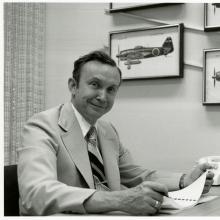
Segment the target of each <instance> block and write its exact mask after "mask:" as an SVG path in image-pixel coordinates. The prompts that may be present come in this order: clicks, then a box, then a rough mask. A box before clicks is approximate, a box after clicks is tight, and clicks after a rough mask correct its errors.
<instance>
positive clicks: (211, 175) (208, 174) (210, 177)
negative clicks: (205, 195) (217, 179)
mask: <svg viewBox="0 0 220 220" xmlns="http://www.w3.org/2000/svg"><path fill="white" fill-rule="evenodd" d="M214 176H215V174H214V173H213V172H211V171H209V172H208V173H207V175H206V179H213V178H214Z"/></svg>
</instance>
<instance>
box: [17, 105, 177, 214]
mask: <svg viewBox="0 0 220 220" xmlns="http://www.w3.org/2000/svg"><path fill="white" fill-rule="evenodd" d="M97 132H98V139H99V143H100V148H101V152H102V157H103V161H104V167H105V174H106V178H107V182H108V186H109V188H110V189H111V190H112V191H114V190H121V189H122V185H123V186H126V187H133V186H136V185H138V184H140V183H141V182H143V181H144V180H158V181H160V182H164V183H165V184H166V183H167V184H168V185H169V184H170V183H168V182H170V181H171V180H172V184H171V188H178V181H179V177H180V175H181V174H172V175H171V174H169V175H167V174H165V175H164V174H162V175H161V174H158V172H155V171H152V170H147V169H143V168H141V167H140V166H137V165H135V164H133V162H132V159H131V157H130V154H129V152H128V151H127V150H126V149H125V148H124V147H123V146H122V145H121V143H120V140H119V137H118V134H117V132H116V130H115V128H114V127H113V126H112V125H111V124H109V123H107V122H103V121H98V123H97ZM18 158H19V161H18V183H19V192H20V212H21V214H22V215H51V214H54V213H60V212H65V211H71V212H74V213H85V209H84V206H83V203H84V201H85V200H86V199H87V198H89V197H90V196H91V195H92V194H93V193H94V192H95V189H94V182H93V177H92V171H91V167H90V163H89V157H88V152H87V143H86V141H85V139H84V137H83V134H82V132H81V129H80V126H79V123H78V121H77V119H76V117H75V114H74V111H73V109H72V106H71V103H66V104H63V105H60V106H58V107H55V108H52V109H49V110H47V111H44V112H41V113H38V114H36V115H34V116H33V117H32V118H31V119H29V120H28V122H27V123H26V125H25V126H24V130H23V135H22V147H21V149H20V150H19V151H18Z"/></svg>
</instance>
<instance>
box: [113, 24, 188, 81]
mask: <svg viewBox="0 0 220 220" xmlns="http://www.w3.org/2000/svg"><path fill="white" fill-rule="evenodd" d="M183 30H184V25H183V24H182V23H181V24H175V25H164V26H156V27H150V28H137V29H130V30H121V31H112V32H110V33H109V49H110V51H109V53H110V56H111V57H112V58H113V60H115V62H116V63H117V65H118V67H119V68H120V69H121V71H122V80H133V79H157V78H182V77H183Z"/></svg>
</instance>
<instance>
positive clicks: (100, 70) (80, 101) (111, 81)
mask: <svg viewBox="0 0 220 220" xmlns="http://www.w3.org/2000/svg"><path fill="white" fill-rule="evenodd" d="M72 80H73V79H72ZM73 81H74V80H73ZM119 85H120V74H119V71H118V69H117V67H112V66H110V65H107V64H102V63H100V62H98V61H90V62H88V63H86V64H85V65H83V66H82V68H81V73H80V80H79V85H78V86H77V85H75V86H72V87H71V86H70V82H69V87H70V90H71V92H72V102H73V104H74V106H75V108H76V109H77V110H78V111H79V112H80V113H81V114H82V115H83V117H84V118H85V119H86V120H87V121H88V122H89V123H90V124H94V123H95V122H96V120H97V119H98V118H100V117H101V116H102V115H104V114H105V113H107V112H108V111H109V110H110V109H111V108H112V106H113V104H114V100H115V96H116V93H117V91H118V88H119Z"/></svg>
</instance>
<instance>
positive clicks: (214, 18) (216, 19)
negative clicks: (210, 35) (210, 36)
mask: <svg viewBox="0 0 220 220" xmlns="http://www.w3.org/2000/svg"><path fill="white" fill-rule="evenodd" d="M219 30H220V3H205V4H204V31H219Z"/></svg>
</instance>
